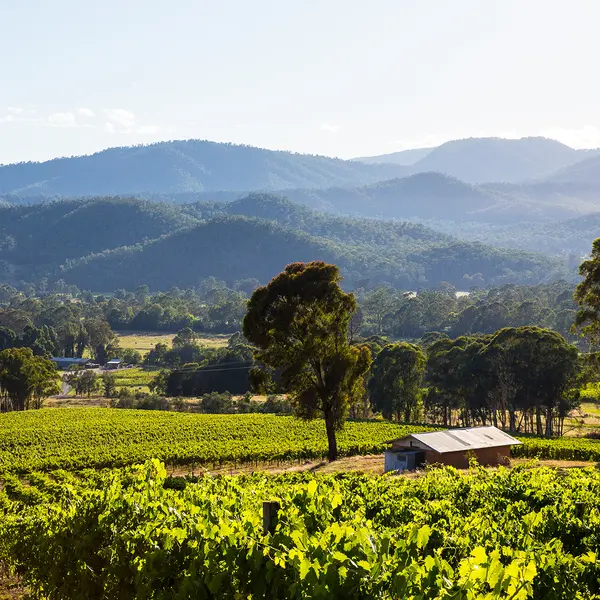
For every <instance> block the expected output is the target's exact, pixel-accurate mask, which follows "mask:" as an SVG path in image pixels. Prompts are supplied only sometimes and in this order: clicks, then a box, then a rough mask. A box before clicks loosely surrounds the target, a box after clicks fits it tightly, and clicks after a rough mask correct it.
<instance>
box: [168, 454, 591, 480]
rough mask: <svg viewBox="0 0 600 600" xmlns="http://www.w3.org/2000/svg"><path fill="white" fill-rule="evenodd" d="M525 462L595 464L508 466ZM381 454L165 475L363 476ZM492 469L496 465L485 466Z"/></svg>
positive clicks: (379, 467) (372, 471)
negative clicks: (308, 474)
mask: <svg viewBox="0 0 600 600" xmlns="http://www.w3.org/2000/svg"><path fill="white" fill-rule="evenodd" d="M525 464H529V465H531V466H532V467H550V468H554V469H571V468H584V467H594V466H596V463H594V462H588V461H576V460H573V461H569V460H532V459H526V458H513V459H511V461H510V466H512V467H515V466H518V465H525ZM383 465H384V456H383V454H369V455H366V456H348V457H345V458H340V459H339V460H336V461H335V462H328V461H326V460H318V461H317V460H305V461H302V462H298V461H290V462H288V463H279V464H270V463H266V464H262V465H258V466H257V465H237V466H233V465H231V466H225V465H224V466H220V467H215V468H203V467H202V466H198V465H196V466H195V467H193V468H192V467H191V466H189V465H188V466H179V467H175V468H173V469H169V474H170V475H173V476H175V477H184V476H186V475H192V474H194V475H199V474H201V473H204V474H207V475H240V474H251V473H270V474H281V473H294V472H299V471H310V472H312V473H339V472H343V473H365V474H367V475H383ZM489 468H490V469H495V468H497V467H489ZM422 473H423V471H410V472H407V473H403V474H402V476H403V477H408V478H410V479H412V478H415V477H419V476H420V475H421V474H422Z"/></svg>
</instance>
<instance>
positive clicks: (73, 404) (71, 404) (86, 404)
mask: <svg viewBox="0 0 600 600" xmlns="http://www.w3.org/2000/svg"><path fill="white" fill-rule="evenodd" d="M109 402H110V400H109V399H108V398H102V397H99V396H92V397H91V398H88V397H87V396H83V397H80V396H67V397H66V398H64V397H60V398H59V397H57V396H53V397H51V398H47V399H46V400H44V408H106V407H107V406H108V404H109Z"/></svg>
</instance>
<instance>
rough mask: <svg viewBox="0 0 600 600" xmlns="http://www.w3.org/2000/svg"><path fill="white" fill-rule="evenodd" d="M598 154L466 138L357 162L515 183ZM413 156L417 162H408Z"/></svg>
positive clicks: (545, 143)
mask: <svg viewBox="0 0 600 600" xmlns="http://www.w3.org/2000/svg"><path fill="white" fill-rule="evenodd" d="M413 153H414V154H413ZM598 153H600V150H575V149H574V148H571V147H569V146H567V145H565V144H562V143H560V142H557V141H556V140H551V139H547V138H542V137H530V138H521V139H504V138H467V139H463V140H453V141H450V142H446V143H444V144H441V145H440V146H438V147H436V148H429V149H420V150H414V151H413V150H409V151H406V152H398V153H394V154H383V155H381V156H372V157H368V158H363V159H359V160H363V161H365V162H368V163H369V164H373V163H385V162H398V163H399V164H404V165H410V166H411V168H412V171H413V172H423V171H437V172H439V173H445V174H447V175H451V176H453V177H456V178H458V179H462V180H463V181H467V182H470V183H484V182H509V183H516V182H523V181H527V180H532V179H540V178H543V177H546V176H549V175H551V174H552V173H553V172H554V171H557V170H559V169H563V168H565V167H568V166H569V165H573V164H575V163H577V162H578V161H581V160H583V159H585V158H587V157H589V156H590V155H597V154H598ZM415 156H416V157H417V160H414V161H411V158H413V157H415ZM562 181H567V179H562ZM569 181H570V180H569Z"/></svg>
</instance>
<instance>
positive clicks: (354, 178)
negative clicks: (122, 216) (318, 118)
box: [0, 140, 406, 197]
mask: <svg viewBox="0 0 600 600" xmlns="http://www.w3.org/2000/svg"><path fill="white" fill-rule="evenodd" d="M405 172H406V168H405V167H402V166H400V165H389V164H385V165H380V164H375V165H367V164H364V163H361V162H355V161H345V160H340V159H335V158H328V157H324V156H315V155H306V154H294V153H292V152H282V151H272V150H265V149H263V148H254V147H251V146H237V145H234V144H220V143H216V142H208V141H202V140H186V141H172V142H161V143H157V144H152V145H149V146H135V147H124V148H110V149H108V150H104V151H102V152H98V153H96V154H92V155H90V156H77V157H71V158H57V159H54V160H50V161H46V162H42V163H32V162H30V163H19V164H14V165H5V166H0V194H13V195H15V196H17V197H18V196H39V195H44V194H45V195H61V196H77V195H82V196H83V195H116V194H139V193H144V192H154V193H177V192H202V191H207V190H257V189H263V190H277V189H284V188H293V187H317V188H318V187H331V186H336V185H348V186H356V185H361V184H365V183H370V182H373V181H379V180H382V179H389V178H391V177H397V176H399V175H402V174H404V173H405Z"/></svg>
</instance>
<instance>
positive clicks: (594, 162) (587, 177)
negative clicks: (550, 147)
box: [546, 153, 600, 186]
mask: <svg viewBox="0 0 600 600" xmlns="http://www.w3.org/2000/svg"><path fill="white" fill-rule="evenodd" d="M546 181H547V182H549V183H565V182H569V183H577V184H579V185H582V186H600V155H597V154H594V153H592V156H588V157H587V158H586V159H585V160H582V161H579V162H577V163H575V164H572V165H570V166H567V167H564V168H563V169H560V170H558V171H556V172H555V173H552V174H551V175H550V176H549V177H547V178H546Z"/></svg>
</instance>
